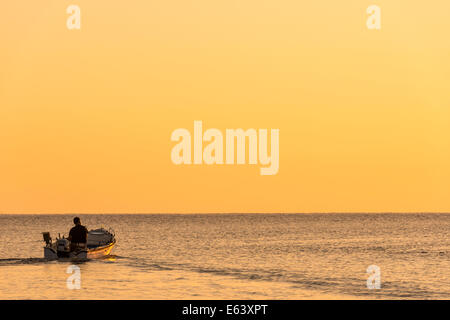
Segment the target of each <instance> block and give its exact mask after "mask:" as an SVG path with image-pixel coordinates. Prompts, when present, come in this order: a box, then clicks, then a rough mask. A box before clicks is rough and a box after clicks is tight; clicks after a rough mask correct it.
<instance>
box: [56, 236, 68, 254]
mask: <svg viewBox="0 0 450 320" xmlns="http://www.w3.org/2000/svg"><path fill="white" fill-rule="evenodd" d="M56 251H57V254H58V258H68V257H70V241H69V240H67V239H58V240H57V241H56Z"/></svg>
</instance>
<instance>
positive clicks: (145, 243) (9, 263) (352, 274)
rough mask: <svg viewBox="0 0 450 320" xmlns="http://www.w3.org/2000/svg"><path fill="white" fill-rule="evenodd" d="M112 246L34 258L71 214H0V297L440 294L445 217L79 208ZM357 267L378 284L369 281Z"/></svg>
mask: <svg viewBox="0 0 450 320" xmlns="http://www.w3.org/2000/svg"><path fill="white" fill-rule="evenodd" d="M80 217H81V219H82V223H83V224H84V225H86V226H87V227H88V228H89V229H90V228H92V229H93V228H98V227H100V226H103V227H112V228H113V229H114V230H115V232H116V237H117V241H118V243H117V246H116V248H115V249H114V250H113V255H112V256H110V257H108V258H106V259H101V260H91V261H87V262H82V263H78V264H77V266H79V267H80V271H81V288H80V289H79V290H70V289H68V288H67V285H66V279H67V278H68V277H69V276H70V274H67V273H66V271H67V268H68V266H69V265H71V264H72V263H70V262H58V261H45V260H44V259H43V258H42V257H43V249H42V247H43V241H42V235H41V232H42V231H50V232H51V234H52V236H53V237H54V236H55V235H57V233H58V232H60V233H65V234H67V233H68V230H69V229H70V227H72V218H73V216H72V215H70V216H69V215H0V275H1V276H0V298H1V299H317V298H324V299H336V298H343V299H348V298H350V299H449V298H450V239H449V237H448V235H449V231H450V214H271V215H268V214H233V215H81V216H80ZM369 265H376V266H378V267H379V268H380V270H381V288H380V289H374V290H369V289H368V288H367V284H366V280H367V278H368V274H367V273H366V270H367V267H368V266H369Z"/></svg>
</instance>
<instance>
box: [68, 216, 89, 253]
mask: <svg viewBox="0 0 450 320" xmlns="http://www.w3.org/2000/svg"><path fill="white" fill-rule="evenodd" d="M73 223H75V227H73V228H72V229H70V232H69V238H68V239H69V240H70V251H75V250H77V249H81V248H86V242H87V234H88V231H87V229H86V227H84V226H82V225H81V221H80V218H78V217H75V218H73Z"/></svg>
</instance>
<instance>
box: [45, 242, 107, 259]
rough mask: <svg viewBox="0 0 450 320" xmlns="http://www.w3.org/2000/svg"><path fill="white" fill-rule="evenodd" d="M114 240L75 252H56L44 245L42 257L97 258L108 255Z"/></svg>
mask: <svg viewBox="0 0 450 320" xmlns="http://www.w3.org/2000/svg"><path fill="white" fill-rule="evenodd" d="M115 244H116V241H113V242H111V243H108V244H106V245H104V246H99V247H95V248H89V249H85V250H80V251H75V252H67V253H66V252H58V251H57V250H56V249H55V248H52V247H49V246H47V247H44V258H45V259H48V260H57V259H64V260H65V259H70V260H86V259H98V258H102V257H105V256H108V255H109V254H110V253H111V250H112V249H113V248H114V245H115Z"/></svg>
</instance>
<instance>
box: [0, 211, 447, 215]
mask: <svg viewBox="0 0 450 320" xmlns="http://www.w3.org/2000/svg"><path fill="white" fill-rule="evenodd" d="M158 214H161V215H163V214H166V215H177V214H178V215H193V214H202V215H226V214H230V215H231V214H450V211H448V212H447V211H315V212H34V213H29V212H18V213H17V212H14V213H13V212H0V215H158Z"/></svg>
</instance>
